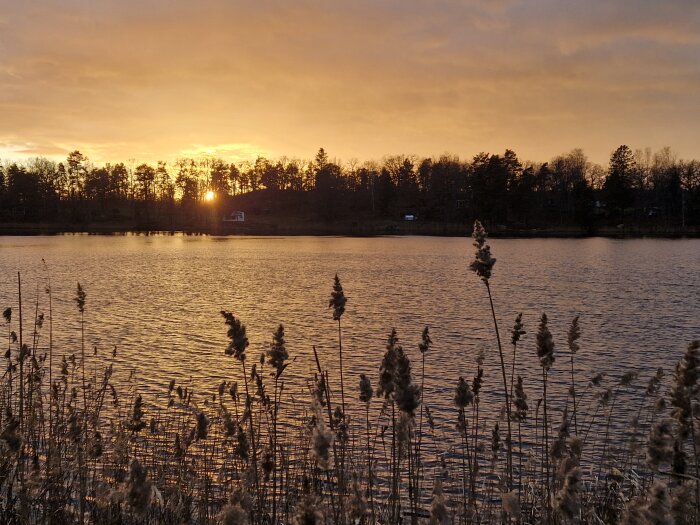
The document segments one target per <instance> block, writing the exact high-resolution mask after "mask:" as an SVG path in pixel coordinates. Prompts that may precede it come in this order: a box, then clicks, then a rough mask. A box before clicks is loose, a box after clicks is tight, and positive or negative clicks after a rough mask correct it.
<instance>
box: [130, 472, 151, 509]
mask: <svg viewBox="0 0 700 525" xmlns="http://www.w3.org/2000/svg"><path fill="white" fill-rule="evenodd" d="M146 474H147V473H146V469H145V468H144V467H143V466H142V465H141V463H140V462H139V461H138V460H137V459H135V460H133V461H132V462H131V472H130V474H129V483H128V492H127V502H128V503H129V505H130V506H131V508H133V509H134V511H135V512H136V513H137V514H144V513H145V512H146V510H147V509H148V504H149V502H150V500H151V482H150V481H149V480H148V479H147V476H146Z"/></svg>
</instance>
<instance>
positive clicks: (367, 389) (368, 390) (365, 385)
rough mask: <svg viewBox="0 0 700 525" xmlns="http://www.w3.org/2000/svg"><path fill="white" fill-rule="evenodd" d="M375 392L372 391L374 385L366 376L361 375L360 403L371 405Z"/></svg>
mask: <svg viewBox="0 0 700 525" xmlns="http://www.w3.org/2000/svg"><path fill="white" fill-rule="evenodd" d="M373 395H374V392H373V391H372V383H370V380H369V378H368V377H367V376H366V375H365V374H360V401H362V402H363V403H369V402H370V401H371V399H372V396H373Z"/></svg>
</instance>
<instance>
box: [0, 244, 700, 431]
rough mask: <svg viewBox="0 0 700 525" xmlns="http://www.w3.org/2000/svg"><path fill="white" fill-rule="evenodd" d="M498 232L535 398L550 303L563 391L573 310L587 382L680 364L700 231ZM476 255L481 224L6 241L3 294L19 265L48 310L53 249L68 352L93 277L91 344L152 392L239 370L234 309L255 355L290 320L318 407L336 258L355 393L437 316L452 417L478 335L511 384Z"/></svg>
mask: <svg viewBox="0 0 700 525" xmlns="http://www.w3.org/2000/svg"><path fill="white" fill-rule="evenodd" d="M491 246H492V250H493V253H494V256H495V257H496V258H497V263H496V266H495V269H494V274H493V277H492V290H493V295H494V301H495V306H496V310H497V315H498V320H499V322H500V326H501V329H502V337H503V339H504V340H505V341H506V343H508V344H507V348H508V354H509V355H510V345H509V341H510V329H511V327H512V324H513V320H514V318H515V316H516V314H517V313H518V312H523V319H524V322H525V330H526V331H527V332H528V333H527V335H525V336H524V338H523V342H522V343H521V345H520V358H519V364H518V371H519V372H520V373H522V374H523V376H524V378H525V386H526V390H527V391H528V393H529V396H530V398H531V399H533V400H534V399H537V398H538V397H539V396H540V395H541V394H540V393H539V392H540V388H541V385H540V383H539V377H540V369H539V368H538V362H537V359H536V357H535V348H534V333H535V332H536V328H537V322H538V320H539V316H540V314H541V313H542V312H546V313H547V315H548V316H549V318H550V329H551V331H552V333H553V335H554V340H555V344H556V350H555V354H556V355H557V361H556V362H555V365H554V369H553V370H552V372H551V375H550V377H551V381H552V389H553V390H554V391H556V390H557V389H559V390H560V392H561V391H565V390H564V389H566V388H568V381H569V375H568V374H569V373H570V372H569V367H570V365H569V360H568V355H567V354H566V353H565V349H566V331H567V328H568V324H569V323H570V321H571V319H572V318H573V317H574V316H576V315H580V316H581V326H582V339H581V341H580V343H581V350H580V352H579V354H578V355H577V356H576V360H577V361H576V363H577V364H576V366H577V368H578V369H579V370H580V374H579V376H578V377H579V382H580V385H579V388H580V389H581V390H583V389H584V388H585V385H586V383H587V381H588V379H589V378H590V377H592V376H593V375H595V374H596V373H598V372H605V373H607V374H608V379H607V381H608V384H610V385H612V384H614V383H615V381H616V380H617V378H619V376H621V375H622V374H623V373H625V372H627V371H637V372H639V374H640V387H639V388H640V389H641V388H642V383H643V382H644V383H645V382H646V380H647V379H648V377H649V376H650V375H651V374H653V373H654V371H655V370H656V367H658V366H661V367H664V368H665V370H666V372H667V376H670V375H671V373H672V370H673V367H674V365H675V363H676V362H677V360H678V359H679V358H680V357H681V356H682V354H683V351H684V350H685V347H686V345H687V343H688V342H689V341H690V340H692V339H697V338H699V337H700V299H699V297H700V295H699V294H698V291H699V290H700V240H657V239H654V240H646V239H640V240H612V239H602V238H591V239H576V240H564V239H527V240H524V239H523V240H506V239H495V240H492V242H491ZM472 256H473V248H472V246H471V240H470V239H468V238H429V237H379V238H343V237H341V238H333V237H279V238H254V237H207V236H183V235H157V236H138V235H127V236H108V237H103V236H85V235H75V236H56V237H0V307H1V308H5V307H7V306H12V307H13V308H16V307H17V294H16V292H17V272H18V271H20V272H22V285H23V304H24V308H25V312H30V314H26V315H28V316H33V313H34V309H35V303H36V300H37V297H38V299H39V310H40V311H45V312H47V313H48V306H47V296H46V293H45V292H44V289H45V282H46V271H45V269H44V266H43V265H42V262H41V261H42V258H43V259H44V260H45V261H46V264H47V267H48V270H49V271H50V274H51V279H52V283H53V301H54V331H55V348H57V353H58V354H59V355H60V354H68V353H70V352H74V351H78V350H79V316H78V312H77V308H76V306H75V303H74V301H73V298H74V296H75V287H76V283H77V282H80V283H81V284H82V285H83V287H84V288H85V290H86V291H87V306H86V322H87V325H86V326H87V328H86V334H87V340H88V342H89V343H90V345H91V346H92V345H97V346H98V349H99V352H100V355H108V354H109V353H110V350H111V349H112V347H114V346H116V347H117V350H118V358H117V360H118V362H119V364H120V366H119V368H120V370H121V373H122V376H121V377H122V378H123V377H125V371H127V370H134V371H135V375H136V378H137V381H136V382H135V384H137V385H138V389H139V391H140V392H141V393H143V394H144V395H145V396H146V397H147V398H148V397H149V396H153V395H156V394H163V393H165V392H167V385H168V383H169V381H170V380H171V379H176V380H178V382H182V383H185V382H187V383H188V384H190V385H191V386H193V387H194V389H195V391H196V392H198V393H201V394H210V393H213V392H215V391H216V388H217V385H218V384H219V383H220V382H221V381H222V380H238V379H240V377H241V376H240V372H239V365H238V363H237V362H234V361H233V360H232V358H230V357H227V356H225V355H224V348H225V347H226V344H227V340H226V327H225V326H224V324H223V320H222V318H221V316H220V314H219V311H220V310H222V309H225V310H231V311H233V312H234V313H235V314H236V315H237V316H239V317H240V318H241V319H242V320H243V322H244V323H245V324H246V326H247V329H248V336H249V338H250V341H251V345H250V347H249V349H248V354H249V356H250V359H251V360H254V359H257V357H259V355H260V353H261V352H263V351H264V350H265V349H266V348H267V345H268V344H269V341H270V336H271V333H272V331H273V330H274V329H275V328H276V326H277V324H278V323H283V324H284V326H285V329H286V339H287V342H288V350H289V353H290V356H291V357H292V358H295V361H294V362H293V363H292V364H291V365H290V367H289V368H288V371H287V372H286V375H287V376H288V379H287V380H288V382H289V383H290V392H292V393H294V398H295V399H296V401H298V402H300V403H303V402H305V401H304V399H305V394H304V392H303V391H304V386H305V385H306V380H307V379H308V378H309V377H311V376H312V374H313V372H314V370H315V362H314V360H313V353H312V345H316V348H317V349H318V352H319V356H320V359H321V361H322V363H323V364H324V365H325V366H326V367H327V368H329V369H330V370H331V374H333V373H334V371H336V370H337V366H336V364H337V357H336V356H337V353H336V352H337V350H336V324H335V322H334V321H333V320H332V316H331V311H330V310H329V308H328V299H329V295H330V291H331V286H332V283H333V277H334V275H335V274H336V272H337V273H338V274H339V276H340V278H341V281H342V284H343V287H344V289H345V293H346V295H347V297H348V304H347V310H346V313H345V315H344V316H343V318H342V324H343V334H344V358H345V377H346V379H345V382H346V390H347V397H348V398H355V397H356V396H357V380H358V376H359V374H360V373H366V374H368V375H369V376H370V378H371V379H372V381H373V383H375V384H376V379H377V377H378V368H379V364H380V361H381V357H382V355H383V353H384V345H385V341H386V337H387V335H388V333H389V331H390V330H391V328H392V327H395V328H396V329H397V331H398V336H399V339H400V342H401V343H402V345H403V346H404V348H405V350H406V351H407V352H408V354H409V355H410V356H411V357H412V358H414V359H415V360H414V372H415V373H416V375H418V374H419V372H420V360H419V356H420V353H419V351H418V342H419V341H420V335H421V331H422V329H423V327H424V326H426V325H427V326H429V327H430V333H431V337H432V339H433V342H434V347H433V349H431V351H430V353H429V354H428V355H427V361H426V376H427V378H426V389H425V399H426V402H427V403H428V404H429V405H430V406H431V407H432V408H433V413H434V414H435V415H436V419H437V421H438V424H439V425H443V426H444V427H445V428H448V427H449V428H453V426H454V423H453V422H454V408H453V407H452V398H453V390H454V386H455V384H456V381H457V378H458V377H459V376H460V375H463V376H465V377H467V378H468V379H470V378H471V377H472V376H473V374H474V372H475V370H476V365H475V356H476V354H477V353H478V351H479V350H480V349H483V350H484V351H485V364H484V368H485V386H484V394H483V398H482V400H483V403H485V404H486V406H489V405H490V406H492V407H497V406H498V397H497V396H498V394H497V392H499V386H498V385H499V384H501V381H502V380H501V378H500V369H499V368H498V354H497V351H496V346H495V337H494V332H493V326H492V320H491V317H490V311H489V309H488V298H487V296H486V290H485V287H484V285H483V284H482V283H481V281H480V280H479V279H478V278H477V277H476V275H474V274H473V273H472V272H470V271H469V270H468V263H469V261H470V260H471V258H472ZM42 337H43V338H46V337H47V330H46V328H44V330H43V335H42ZM44 342H45V341H44ZM332 379H336V380H337V373H336V374H335V377H334V378H333V377H332ZM625 417H626V416H625V415H624V411H623V412H621V413H620V415H617V416H615V418H614V419H615V421H614V422H615V423H616V424H617V425H618V427H619V428H624V424H625V423H626V421H625Z"/></svg>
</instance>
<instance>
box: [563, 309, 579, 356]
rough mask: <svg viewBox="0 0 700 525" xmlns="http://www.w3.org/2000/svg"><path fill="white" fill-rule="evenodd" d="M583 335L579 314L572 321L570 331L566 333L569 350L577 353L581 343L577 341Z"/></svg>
mask: <svg viewBox="0 0 700 525" xmlns="http://www.w3.org/2000/svg"><path fill="white" fill-rule="evenodd" d="M580 337H581V328H580V327H579V325H578V315H577V316H576V317H574V318H573V320H572V321H571V326H569V332H568V333H567V335H566V342H567V343H568V344H569V351H570V352H571V353H572V354H575V353H576V352H578V351H579V348H580V346H579V344H578V343H577V342H576V341H578V339H579V338H580Z"/></svg>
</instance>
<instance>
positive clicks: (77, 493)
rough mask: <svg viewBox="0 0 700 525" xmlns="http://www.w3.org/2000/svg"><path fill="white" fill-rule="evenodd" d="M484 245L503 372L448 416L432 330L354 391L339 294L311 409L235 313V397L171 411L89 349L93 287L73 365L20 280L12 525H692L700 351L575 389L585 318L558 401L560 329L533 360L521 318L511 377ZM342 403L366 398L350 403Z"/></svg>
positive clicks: (221, 390) (84, 304)
mask: <svg viewBox="0 0 700 525" xmlns="http://www.w3.org/2000/svg"><path fill="white" fill-rule="evenodd" d="M474 239H475V245H476V248H477V255H476V257H475V262H474V263H473V264H472V265H471V267H472V269H473V270H474V271H476V273H477V274H478V275H479V277H481V279H482V281H483V282H484V283H485V285H486V291H487V294H486V297H484V299H485V301H484V307H485V308H487V309H489V310H490V313H491V314H492V317H493V320H494V330H495V336H496V338H497V340H498V343H499V344H498V352H499V361H500V370H499V369H496V370H492V369H489V368H487V367H485V365H484V363H485V360H484V356H483V355H479V356H478V357H477V360H476V363H474V364H471V363H465V364H464V367H465V368H466V367H470V366H473V373H474V376H473V379H472V380H468V379H465V378H464V377H459V378H455V379H454V396H453V398H452V400H451V401H452V402H451V403H449V402H446V401H445V400H442V399H431V397H430V396H429V395H428V392H427V391H426V389H425V384H426V372H427V371H428V370H434V369H435V367H434V366H428V367H426V361H428V363H430V360H431V359H434V358H433V352H432V348H433V346H434V345H439V341H437V342H435V343H434V342H433V341H432V339H431V337H430V335H429V332H428V329H427V328H426V329H424V330H423V331H422V334H420V343H419V344H418V345H417V348H416V349H415V350H417V351H418V352H419V354H418V353H416V352H414V351H412V350H411V349H410V348H408V347H405V346H404V345H402V344H401V343H400V341H399V336H398V334H397V333H396V331H395V330H393V329H392V330H390V331H389V336H388V337H387V343H386V347H385V353H384V356H383V358H382V360H381V362H380V363H376V364H375V365H374V366H376V368H375V370H376V371H377V372H376V373H375V374H371V373H367V374H362V375H361V376H360V377H358V378H355V381H354V382H351V381H348V382H345V381H344V377H343V376H344V372H343V365H342V359H343V356H342V350H343V347H342V332H341V324H340V318H341V316H342V315H343V313H344V312H345V304H346V301H347V298H346V297H345V295H344V292H343V289H342V287H341V286H340V280H339V279H338V277H337V276H336V278H335V281H334V284H333V289H332V292H331V300H330V303H329V306H330V307H332V308H333V320H334V321H336V322H337V327H336V328H337V335H338V360H337V361H335V360H331V361H332V362H322V361H321V359H320V358H319V356H318V354H317V353H316V352H315V349H314V355H315V358H316V371H315V373H314V374H313V375H312V376H310V377H309V378H308V382H307V384H306V387H307V388H306V392H307V394H306V395H305V398H304V399H298V398H296V399H290V395H289V394H288V388H287V387H286V381H287V375H286V374H285V371H286V370H287V368H288V367H289V366H293V363H292V361H291V360H290V356H289V353H288V351H287V346H286V345H287V341H286V339H285V331H284V327H283V326H282V325H279V326H278V327H277V328H276V329H275V331H274V332H272V334H271V340H270V344H269V347H268V349H267V351H266V352H265V353H264V354H263V355H262V356H260V358H259V359H255V358H252V357H250V356H249V354H248V347H249V341H248V337H247V332H246V326H245V324H244V323H243V321H242V320H241V319H240V318H239V317H237V316H236V315H235V314H234V313H232V312H228V311H222V312H221V315H222V319H223V324H222V339H223V338H224V337H227V338H228V344H223V343H222V352H224V353H225V354H226V355H228V356H229V357H230V359H231V368H230V376H231V380H229V381H224V382H222V383H219V384H216V385H212V389H211V392H203V393H202V392H194V391H192V389H191V388H189V386H188V385H186V384H178V383H177V382H175V381H172V382H171V383H170V385H169V386H168V388H167V391H164V392H163V393H162V395H161V396H159V397H158V398H157V399H144V398H143V397H142V396H141V395H140V394H139V385H138V381H136V380H133V379H131V380H130V381H117V380H115V366H116V364H117V360H116V351H117V350H111V351H107V352H105V351H102V350H100V349H98V348H93V349H88V348H86V344H85V341H86V338H85V334H86V332H87V331H89V330H90V329H91V326H93V325H95V324H96V320H95V319H92V318H91V314H90V300H89V295H88V291H86V290H85V289H84V288H83V287H82V286H81V285H78V286H77V289H76V295H75V297H74V300H75V306H76V311H75V315H76V317H77V319H78V320H79V322H80V324H79V326H80V329H79V332H78V333H76V345H75V351H73V349H72V348H70V349H69V348H54V345H53V335H52V332H53V326H54V325H53V321H54V320H53V319H52V317H53V310H52V307H51V305H52V291H51V285H50V281H49V274H48V271H47V272H46V275H47V283H46V297H45V298H40V295H41V294H39V293H37V296H36V301H35V303H34V305H33V306H34V316H33V318H34V319H33V323H31V325H32V326H31V328H27V326H28V325H27V320H26V319H27V315H26V311H27V308H26V305H23V295H22V292H23V290H22V282H21V276H20V275H18V288H17V297H18V306H17V309H16V310H15V309H13V308H6V309H5V310H4V311H3V320H4V324H5V328H6V330H5V332H4V333H5V334H6V335H7V347H6V353H5V365H6V366H5V372H4V374H3V376H2V378H1V379H0V452H1V453H0V523H20V524H23V523H78V522H80V523H202V524H204V523H215V522H219V523H225V524H251V525H257V524H259V525H263V524H265V525H267V524H274V525H281V524H292V523H296V524H358V523H359V524H379V523H384V524H398V523H411V524H418V523H424V524H448V523H459V524H477V523H518V524H529V523H546V524H567V523H586V524H588V523H590V524H599V523H626V524H633V523H640V524H651V523H678V524H685V523H688V524H697V523H698V519H699V518H700V512H699V511H698V506H699V504H700V471H699V463H700V456H699V455H698V435H699V434H698V430H697V429H696V428H695V423H696V421H697V420H698V415H699V412H698V407H699V406H700V344H699V343H698V342H697V341H696V342H693V343H691V344H690V345H689V346H688V348H687V351H686V353H685V354H684V355H683V356H680V357H681V359H680V361H679V363H678V366H677V368H676V370H675V373H674V374H673V377H671V378H670V380H669V381H666V382H664V380H663V374H662V372H661V371H656V372H655V373H654V374H653V375H651V377H650V378H648V383H647V385H646V387H645V386H644V385H641V384H639V382H640V381H641V379H640V378H638V377H637V376H636V374H634V373H628V374H624V375H623V376H622V377H620V378H618V379H613V378H604V377H603V376H602V375H599V376H596V377H594V378H591V379H590V381H585V380H584V378H581V377H579V376H577V369H578V370H581V369H582V368H584V367H582V366H580V363H581V357H579V358H577V361H576V362H577V363H578V364H579V366H578V367H575V366H574V358H573V356H574V354H575V353H576V352H577V351H578V350H579V347H580V344H581V337H582V335H583V336H584V337H583V341H585V330H583V329H582V325H581V324H579V320H578V318H576V319H574V320H573V321H572V324H571V328H570V330H569V333H568V337H567V345H566V347H567V349H568V356H566V355H565V357H568V358H569V359H568V361H569V363H568V367H566V368H567V370H566V372H567V374H570V376H571V385H570V388H569V390H568V392H565V393H563V394H562V393H559V392H558V391H557V390H556V389H555V390H554V391H552V390H551V389H549V390H548V374H549V372H550V370H551V369H552V368H553V367H554V366H555V363H558V362H559V361H556V360H555V352H556V350H555V341H554V338H553V336H552V334H551V333H550V332H549V328H548V319H547V316H546V315H545V314H542V315H541V318H540V323H539V326H538V327H537V329H536V331H535V337H534V341H528V340H527V338H526V337H525V335H526V330H525V328H526V326H525V322H524V321H523V316H522V314H519V315H518V316H517V318H516V322H515V324H514V326H513V330H512V333H511V343H512V345H513V354H512V361H511V362H510V363H509V365H510V366H508V367H506V361H505V354H504V351H503V348H502V347H501V345H500V341H501V336H500V334H499V333H498V324H497V322H496V318H497V316H496V310H495V307H494V302H493V297H492V295H491V289H490V279H492V273H491V272H492V270H493V267H494V264H495V259H494V258H493V257H491V254H490V249H489V247H488V244H486V232H485V230H484V229H483V227H482V226H481V225H480V224H477V225H476V227H475V234H474ZM24 297H25V298H26V293H25V294H24ZM40 299H41V300H40ZM43 304H46V305H47V306H48V327H49V334H48V345H47V344H46V343H44V340H45V339H47V338H46V337H45V335H44V320H45V316H44V314H42V313H41V312H40V310H41V308H40V306H41V305H43ZM583 326H584V327H585V324H584V325H583ZM415 335H416V336H417V335H419V334H415ZM414 355H415V356H417V355H420V370H419V375H416V376H415V377H414V370H413V364H412V361H411V357H412V356H414ZM525 360H537V361H535V362H536V363H537V364H538V365H539V366H540V367H541V369H542V379H541V384H535V383H532V384H528V383H527V381H526V380H525V379H524V377H526V376H524V374H523V373H522V370H523V368H524V367H523V363H524V361H525ZM564 362H566V359H564ZM53 364H55V367H56V368H55V370H54V369H53V368H52V365H53ZM434 364H436V363H434ZM336 365H337V366H336ZM371 367H372V366H371V365H370V364H368V368H371ZM336 374H338V375H337V376H336ZM499 376H500V377H499ZM373 377H374V381H373V379H372V378H373ZM336 380H338V381H339V384H340V385H341V387H340V391H339V392H335V391H334V390H333V389H332V388H331V385H332V384H336ZM530 380H532V378H530ZM241 382H242V384H241ZM373 382H374V385H373V384H372V383H373ZM501 382H502V387H501V386H500V385H499V387H497V393H498V398H499V399H500V400H502V409H500V408H501V407H497V408H499V409H498V410H493V411H490V412H489V411H487V412H486V413H485V411H484V410H483V407H482V406H481V402H482V395H483V393H484V392H485V391H486V390H485V389H487V388H493V387H494V385H498V384H499V383H501ZM345 384H348V385H352V384H355V385H358V386H357V387H356V388H355V389H353V388H350V387H349V388H348V390H347V392H346V390H345V386H344V385H345ZM584 385H586V386H585V388H584V387H583V386H584ZM640 391H641V392H642V394H641V395H636V396H633V395H631V394H632V393H637V394H638V393H639V392H640ZM346 394H347V395H346ZM562 396H563V397H562ZM449 405H452V407H453V408H452V409H450V408H447V407H448V406H449ZM299 406H302V407H303V408H302V409H301V410H298V407H299ZM431 406H433V407H435V406H441V407H443V408H442V409H441V413H440V416H441V418H442V419H443V421H444V420H445V419H447V420H449V421H451V422H452V425H448V426H447V427H446V426H445V425H444V424H443V425H438V424H436V422H435V419H434V415H433V413H432V412H431V410H430V407H431ZM450 410H451V412H450ZM445 411H448V412H445ZM620 418H622V419H629V436H627V439H621V438H620V435H619V432H613V431H612V428H611V427H612V422H613V421H614V420H616V419H620ZM504 428H505V447H504V446H503V440H504V438H503V437H502V432H503V429H504Z"/></svg>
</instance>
